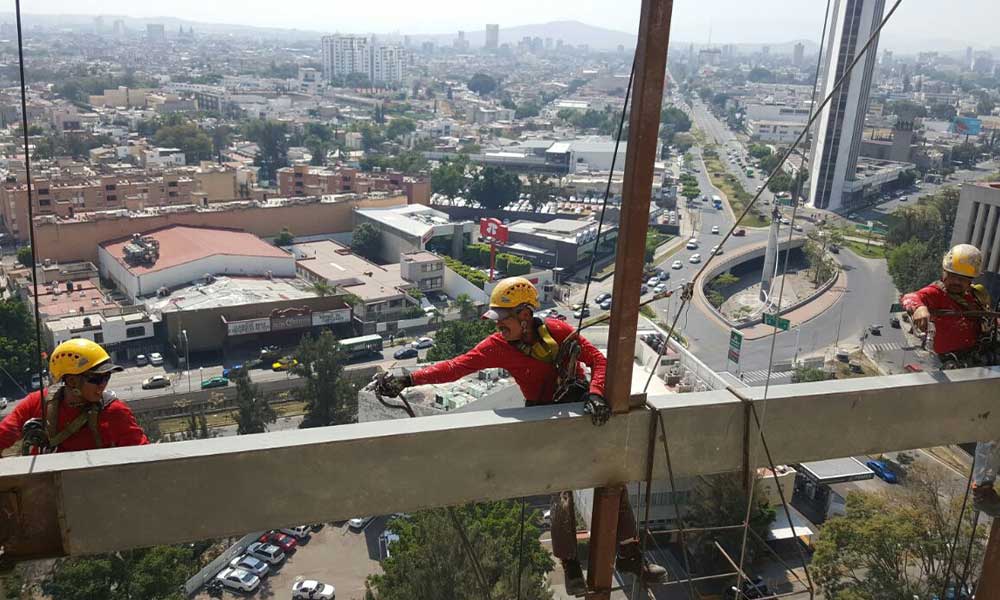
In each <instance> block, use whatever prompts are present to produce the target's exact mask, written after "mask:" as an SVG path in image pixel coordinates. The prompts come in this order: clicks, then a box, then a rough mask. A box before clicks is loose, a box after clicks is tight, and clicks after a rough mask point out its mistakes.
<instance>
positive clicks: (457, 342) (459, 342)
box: [427, 320, 496, 362]
mask: <svg viewBox="0 0 1000 600" xmlns="http://www.w3.org/2000/svg"><path fill="white" fill-rule="evenodd" d="M494 331H496V327H495V326H494V324H493V322H492V321H480V320H476V321H448V322H447V323H445V324H444V325H442V326H441V327H440V328H439V329H438V330H437V333H435V334H434V346H433V347H432V348H431V349H430V350H428V351H427V360H428V361H431V362H436V361H439V360H448V359H449V358H455V357H456V356H458V355H459V354H464V353H466V352H468V351H469V350H472V348H473V347H474V346H475V345H476V344H478V343H479V342H481V341H483V339H485V338H486V337H487V336H489V335H490V334H491V333H493V332H494Z"/></svg>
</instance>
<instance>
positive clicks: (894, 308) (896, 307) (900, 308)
mask: <svg viewBox="0 0 1000 600" xmlns="http://www.w3.org/2000/svg"><path fill="white" fill-rule="evenodd" d="M889 312H891V313H894V312H903V305H902V304H893V305H892V306H890V307H889Z"/></svg>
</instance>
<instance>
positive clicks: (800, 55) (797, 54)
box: [792, 42, 806, 67]
mask: <svg viewBox="0 0 1000 600" xmlns="http://www.w3.org/2000/svg"><path fill="white" fill-rule="evenodd" d="M805 56H806V47H805V44H803V43H802V42H799V43H798V44H795V47H794V48H793V49H792V64H794V65H795V66H796V67H801V66H802V60H803V59H804V58H805Z"/></svg>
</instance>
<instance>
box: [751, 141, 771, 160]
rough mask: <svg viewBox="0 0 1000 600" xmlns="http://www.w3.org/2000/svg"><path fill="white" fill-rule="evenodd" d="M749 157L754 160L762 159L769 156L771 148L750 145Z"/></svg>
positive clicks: (761, 145)
mask: <svg viewBox="0 0 1000 600" xmlns="http://www.w3.org/2000/svg"><path fill="white" fill-rule="evenodd" d="M749 152H750V156H752V157H754V158H758V159H760V158H764V157H765V156H770V155H771V148H770V147H768V146H765V145H763V144H750V148H749Z"/></svg>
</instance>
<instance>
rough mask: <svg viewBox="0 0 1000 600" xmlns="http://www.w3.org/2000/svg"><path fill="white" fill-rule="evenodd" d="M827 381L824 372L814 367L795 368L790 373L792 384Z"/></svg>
mask: <svg viewBox="0 0 1000 600" xmlns="http://www.w3.org/2000/svg"><path fill="white" fill-rule="evenodd" d="M827 379H829V377H827V375H826V371H824V370H823V369H817V368H815V367H795V370H794V371H792V382H793V383H802V382H805V381H826V380H827Z"/></svg>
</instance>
